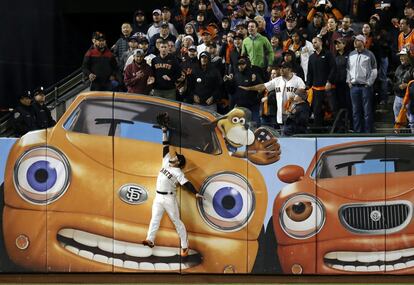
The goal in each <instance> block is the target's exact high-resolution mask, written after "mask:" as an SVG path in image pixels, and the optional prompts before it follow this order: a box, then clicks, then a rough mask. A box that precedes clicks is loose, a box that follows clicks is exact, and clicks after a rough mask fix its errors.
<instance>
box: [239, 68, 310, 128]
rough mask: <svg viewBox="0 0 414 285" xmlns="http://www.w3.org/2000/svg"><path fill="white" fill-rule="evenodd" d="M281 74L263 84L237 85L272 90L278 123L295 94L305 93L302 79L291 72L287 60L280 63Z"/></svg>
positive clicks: (252, 89) (280, 121)
mask: <svg viewBox="0 0 414 285" xmlns="http://www.w3.org/2000/svg"><path fill="white" fill-rule="evenodd" d="M281 73H282V76H279V77H276V78H274V79H272V80H270V81H269V82H267V83H264V84H257V85H254V86H250V87H244V86H239V87H240V88H241V89H245V90H249V91H258V92H263V91H264V90H265V89H267V90H268V91H272V90H274V91H275V93H276V100H277V113H276V120H277V123H278V124H283V123H284V122H285V120H286V118H287V115H288V112H287V111H288V110H289V103H291V102H292V101H293V98H294V97H295V95H296V94H302V93H305V88H306V86H305V83H304V82H303V80H302V79H301V78H300V77H299V76H297V75H296V74H295V73H293V72H292V64H291V63H289V62H284V63H282V66H281ZM264 100H267V97H264V98H262V101H264Z"/></svg>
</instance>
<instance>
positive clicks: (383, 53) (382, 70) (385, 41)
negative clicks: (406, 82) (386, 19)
mask: <svg viewBox="0 0 414 285" xmlns="http://www.w3.org/2000/svg"><path fill="white" fill-rule="evenodd" d="M376 16H377V15H376V14H375V15H373V16H371V18H377V17H376ZM370 23H371V24H372V26H371V30H372V31H371V33H372V44H371V47H370V48H369V49H370V50H371V51H372V53H373V54H374V55H375V59H376V61H377V66H378V81H379V82H378V83H379V84H378V85H379V88H378V94H379V104H380V105H385V104H386V103H387V101H388V78H387V73H388V66H389V60H388V59H389V57H391V38H390V35H389V33H388V31H387V30H388V29H389V28H388V27H389V25H387V26H384V25H382V26H380V25H379V24H378V22H377V21H370ZM386 27H387V29H386ZM365 41H366V42H365V48H367V46H368V45H367V44H366V43H367V38H366V37H365Z"/></svg>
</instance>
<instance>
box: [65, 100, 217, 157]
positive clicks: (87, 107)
mask: <svg viewBox="0 0 414 285" xmlns="http://www.w3.org/2000/svg"><path fill="white" fill-rule="evenodd" d="M160 112H168V114H169V117H170V125H169V129H170V141H171V144H172V145H174V146H181V147H183V148H188V149H193V150H197V151H201V152H205V153H209V154H219V153H221V149H220V146H219V142H218V139H217V137H216V134H215V132H214V129H212V128H210V127H209V124H208V123H209V120H207V119H206V118H204V117H201V116H197V115H196V114H194V113H191V112H187V111H181V112H180V110H179V108H178V107H173V106H167V105H161V104H154V103H148V102H140V101H134V100H126V99H115V101H112V98H111V99H109V98H101V99H96V98H95V99H86V100H84V101H83V102H82V103H80V104H79V106H78V107H77V108H76V110H74V112H73V113H72V114H71V116H70V117H69V118H68V119H67V120H66V122H65V123H64V125H63V127H64V128H65V129H66V130H67V131H71V132H77V133H83V134H91V135H102V136H116V137H122V138H128V139H134V140H142V141H147V142H155V143H161V137H162V136H161V130H160V128H159V127H158V126H157V122H156V117H157V114H158V113H160ZM180 122H181V123H180Z"/></svg>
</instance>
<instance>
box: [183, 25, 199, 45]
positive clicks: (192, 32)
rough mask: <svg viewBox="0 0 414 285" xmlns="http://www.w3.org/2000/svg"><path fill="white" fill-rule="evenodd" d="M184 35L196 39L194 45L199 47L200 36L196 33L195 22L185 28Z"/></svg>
mask: <svg viewBox="0 0 414 285" xmlns="http://www.w3.org/2000/svg"><path fill="white" fill-rule="evenodd" d="M184 35H186V36H192V37H193V39H194V45H198V35H197V33H196V30H195V27H194V24H193V22H189V23H187V24H186V25H185V27H184Z"/></svg>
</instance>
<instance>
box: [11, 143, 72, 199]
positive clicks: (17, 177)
mask: <svg viewBox="0 0 414 285" xmlns="http://www.w3.org/2000/svg"><path fill="white" fill-rule="evenodd" d="M69 177H70V169H69V163H68V161H67V159H66V158H65V157H64V156H63V154H61V153H60V152H58V151H56V150H54V149H52V148H49V147H39V148H35V149H31V150H29V151H27V152H25V153H24V154H23V155H22V156H21V157H20V158H19V159H18V160H17V162H16V164H15V167H14V183H15V185H16V189H17V192H18V193H19V195H20V196H21V197H22V198H23V199H25V200H26V201H28V202H30V203H33V204H39V205H43V204H49V203H51V202H53V201H55V200H56V199H58V198H59V197H60V196H62V195H63V193H64V192H65V191H66V189H67V187H68V185H69Z"/></svg>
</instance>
